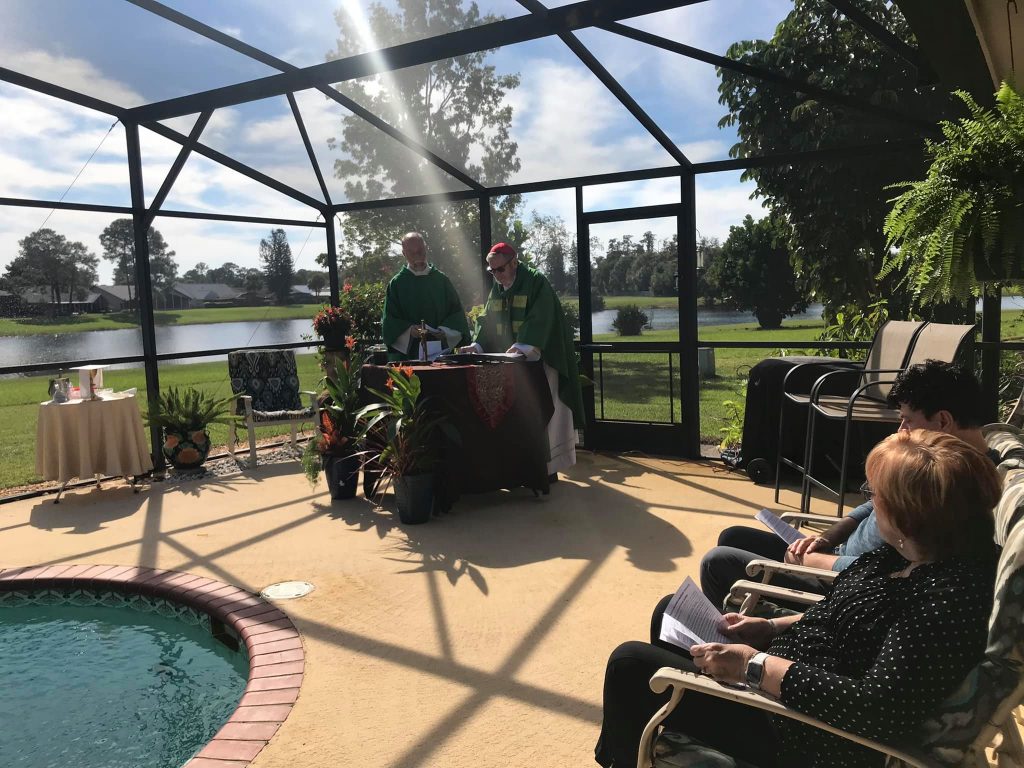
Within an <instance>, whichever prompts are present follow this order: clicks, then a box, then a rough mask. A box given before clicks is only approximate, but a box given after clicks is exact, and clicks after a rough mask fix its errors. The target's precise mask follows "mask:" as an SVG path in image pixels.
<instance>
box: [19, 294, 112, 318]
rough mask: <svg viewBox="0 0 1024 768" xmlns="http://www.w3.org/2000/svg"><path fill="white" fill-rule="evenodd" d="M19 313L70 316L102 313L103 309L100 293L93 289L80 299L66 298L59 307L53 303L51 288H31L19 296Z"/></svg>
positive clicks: (79, 297)
mask: <svg viewBox="0 0 1024 768" xmlns="http://www.w3.org/2000/svg"><path fill="white" fill-rule="evenodd" d="M18 298H19V299H20V301H19V303H18V307H17V309H18V311H19V314H21V315H61V314H63V315H70V314H72V313H79V312H100V311H102V309H103V305H102V300H101V296H100V294H99V292H98V291H97V290H96V289H95V288H93V289H92V290H91V291H90V292H89V293H85V294H83V293H79V294H78V298H75V299H71V298H68V297H65V298H64V299H63V300H62V301H61V302H60V304H59V305H58V304H57V303H56V302H55V301H53V294H52V293H51V292H50V289H49V288H29V289H27V290H24V291H22V292H21V293H20V295H19V296H18Z"/></svg>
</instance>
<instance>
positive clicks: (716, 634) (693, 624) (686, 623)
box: [658, 576, 736, 651]
mask: <svg viewBox="0 0 1024 768" xmlns="http://www.w3.org/2000/svg"><path fill="white" fill-rule="evenodd" d="M727 626H729V625H728V624H727V623H726V621H725V619H724V618H723V617H722V613H721V611H719V610H718V609H717V608H715V606H714V604H713V603H712V602H711V601H710V600H708V599H707V598H706V597H705V596H704V593H703V592H701V591H700V587H698V586H697V585H696V584H695V583H694V581H693V579H691V578H690V577H689V576H687V577H686V581H684V582H683V583H682V584H681V585H680V586H679V589H677V590H676V593H675V594H674V595H673V596H672V599H671V600H670V601H669V604H668V607H667V608H666V609H665V613H664V614H662V617H661V633H660V634H659V635H658V636H659V637H660V638H661V639H662V640H663V641H664V642H666V643H672V644H673V645H678V646H679V647H680V648H683V649H685V650H687V651H688V650H690V648H691V647H692V646H694V645H700V644H701V643H734V642H736V641H735V639H733V638H730V637H727V636H726V635H725V634H724V633H723V630H724V629H725V628H726V627H727Z"/></svg>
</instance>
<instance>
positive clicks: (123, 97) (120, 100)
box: [0, 49, 144, 107]
mask: <svg viewBox="0 0 1024 768" xmlns="http://www.w3.org/2000/svg"><path fill="white" fill-rule="evenodd" d="M0 61H4V62H11V63H13V64H14V65H15V68H16V69H17V70H18V71H19V72H24V73H25V74H27V75H32V76H34V77H40V78H43V79H45V80H47V81H48V82H51V83H56V84H57V85H60V86H63V87H64V88H70V89H71V90H73V91H78V92H79V93H84V94H87V95H89V96H92V97H94V98H97V99H102V100H103V101H108V102H110V103H111V104H116V105H117V106H120V107H135V106H138V105H140V104H142V103H144V99H143V98H142V96H141V95H139V94H138V93H137V92H136V91H134V90H132V89H131V88H130V87H128V86H127V85H125V84H124V83H122V82H119V81H117V80H114V79H112V78H109V77H106V76H105V75H103V73H102V72H100V71H99V70H98V69H96V67H94V66H93V65H92V64H91V63H90V62H88V61H86V60H85V59H78V58H74V57H72V56H56V55H54V54H52V53H49V52H48V51H42V50H18V51H14V50H5V49H0Z"/></svg>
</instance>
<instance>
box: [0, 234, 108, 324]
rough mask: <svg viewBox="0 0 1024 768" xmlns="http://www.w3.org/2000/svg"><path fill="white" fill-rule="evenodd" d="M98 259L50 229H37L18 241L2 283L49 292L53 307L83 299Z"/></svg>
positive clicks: (83, 247)
mask: <svg viewBox="0 0 1024 768" xmlns="http://www.w3.org/2000/svg"><path fill="white" fill-rule="evenodd" d="M98 265H99V259H98V258H97V257H96V256H95V255H93V254H92V253H91V252H90V251H89V250H88V249H87V248H86V247H85V245H84V244H82V243H80V242H78V241H69V240H68V239H67V238H66V237H64V235H61V234H58V233H57V232H55V231H54V230H52V229H49V228H44V229H37V230H36V231H35V232H33V233H32V234H30V235H28V236H27V237H24V238H22V239H21V240H19V241H18V255H17V256H15V257H14V258H13V259H12V260H11V261H10V263H8V265H7V268H6V272H5V274H4V281H5V283H6V284H7V285H8V286H10V288H11V289H13V290H15V291H17V290H27V289H34V290H39V291H49V293H50V300H51V301H52V302H54V303H55V304H56V305H57V309H58V312H59V311H61V304H62V303H63V302H64V301H65V300H67V301H69V302H70V301H72V300H74V299H81V298H84V295H85V293H86V291H87V290H88V289H89V287H90V286H92V285H95V284H96V279H97V275H96V267H97V266H98Z"/></svg>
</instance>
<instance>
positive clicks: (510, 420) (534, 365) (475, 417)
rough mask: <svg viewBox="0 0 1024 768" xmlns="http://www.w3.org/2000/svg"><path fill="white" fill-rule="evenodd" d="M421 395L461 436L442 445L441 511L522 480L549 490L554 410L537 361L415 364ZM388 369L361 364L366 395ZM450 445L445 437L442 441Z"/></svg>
mask: <svg viewBox="0 0 1024 768" xmlns="http://www.w3.org/2000/svg"><path fill="white" fill-rule="evenodd" d="M414 370H415V373H416V375H417V376H418V377H419V379H420V382H421V386H422V390H421V395H420V396H421V397H428V398H433V402H434V404H435V407H438V408H440V409H442V410H443V412H445V413H446V414H448V417H449V418H450V419H451V423H452V425H453V426H454V427H455V429H456V431H457V432H458V433H459V436H460V438H461V444H460V445H452V444H448V445H447V447H446V448H445V451H444V455H443V462H442V464H441V466H440V467H439V470H438V473H437V480H438V491H437V493H436V498H437V501H438V503H439V504H440V505H441V507H442V509H447V508H448V507H449V506H450V505H451V503H453V502H454V501H455V500H456V499H457V498H458V497H459V495H460V494H462V493H485V492H488V491H495V490H498V489H501V488H518V487H520V486H526V487H527V488H532V489H533V490H534V491H538V492H544V493H546V492H547V491H548V473H547V453H548V445H547V424H548V422H549V421H550V420H551V414H552V413H554V405H553V403H552V401H551V390H550V389H549V388H548V383H547V379H546V378H545V376H544V366H543V363H541V362H540V361H537V362H526V361H509V362H505V361H503V362H499V363H491V364H481V365H446V364H441V363H434V364H433V365H424V364H422V363H420V364H415V367H414ZM386 381H387V368H386V367H385V366H378V365H364V366H363V387H364V398H365V399H366V401H367V402H373V401H374V400H376V399H377V398H375V397H374V396H373V395H372V393H370V392H369V391H368V390H369V389H370V388H372V389H376V390H378V391H383V390H384V388H385V384H386ZM446 442H448V443H450V441H446Z"/></svg>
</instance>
